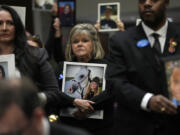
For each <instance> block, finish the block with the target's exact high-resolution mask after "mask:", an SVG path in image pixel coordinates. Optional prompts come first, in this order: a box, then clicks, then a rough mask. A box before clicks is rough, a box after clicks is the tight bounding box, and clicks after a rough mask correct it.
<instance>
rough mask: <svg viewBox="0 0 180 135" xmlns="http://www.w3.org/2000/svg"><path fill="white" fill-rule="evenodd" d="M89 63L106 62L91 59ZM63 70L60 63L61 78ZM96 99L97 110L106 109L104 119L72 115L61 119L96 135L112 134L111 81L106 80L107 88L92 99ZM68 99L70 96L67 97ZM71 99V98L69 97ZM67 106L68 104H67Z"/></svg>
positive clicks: (60, 83)
mask: <svg viewBox="0 0 180 135" xmlns="http://www.w3.org/2000/svg"><path fill="white" fill-rule="evenodd" d="M88 63H101V64H103V63H106V61H104V60H90V61H89V62H88ZM62 71H63V63H60V64H59V67H58V71H57V78H59V74H62ZM61 85H62V80H59V86H60V87H61ZM90 100H92V101H94V102H95V103H96V104H95V105H94V106H93V107H94V109H95V110H104V119H103V120H99V119H85V120H77V119H75V118H71V117H61V118H60V120H61V122H62V123H64V124H67V125H71V126H75V127H79V128H83V129H85V130H87V131H89V132H90V133H92V134H94V135H100V134H103V135H109V134H111V129H112V127H113V119H112V117H113V103H114V98H113V95H112V92H111V82H110V81H109V80H106V90H105V91H103V92H102V93H100V94H99V95H98V96H95V97H93V98H92V99H90ZM67 101H68V98H67ZM69 101H70V99H69ZM66 107H67V106H66Z"/></svg>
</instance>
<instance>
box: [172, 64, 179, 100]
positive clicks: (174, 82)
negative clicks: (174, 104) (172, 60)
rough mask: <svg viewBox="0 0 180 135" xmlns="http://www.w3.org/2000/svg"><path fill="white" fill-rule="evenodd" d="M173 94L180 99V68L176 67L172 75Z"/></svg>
mask: <svg viewBox="0 0 180 135" xmlns="http://www.w3.org/2000/svg"><path fill="white" fill-rule="evenodd" d="M170 90H171V92H172V96H173V97H174V98H176V99H177V100H179V101H180V68H177V67H175V68H174V69H173V72H172V75H171V77H170Z"/></svg>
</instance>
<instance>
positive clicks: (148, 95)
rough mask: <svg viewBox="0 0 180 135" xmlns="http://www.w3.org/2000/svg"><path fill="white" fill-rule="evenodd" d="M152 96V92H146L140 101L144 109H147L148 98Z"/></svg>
mask: <svg viewBox="0 0 180 135" xmlns="http://www.w3.org/2000/svg"><path fill="white" fill-rule="evenodd" d="M152 96H153V94H152V93H146V94H145V95H144V97H143V99H142V101H141V108H142V109H143V110H145V111H149V110H148V108H147V105H148V102H149V100H150V98H151V97H152Z"/></svg>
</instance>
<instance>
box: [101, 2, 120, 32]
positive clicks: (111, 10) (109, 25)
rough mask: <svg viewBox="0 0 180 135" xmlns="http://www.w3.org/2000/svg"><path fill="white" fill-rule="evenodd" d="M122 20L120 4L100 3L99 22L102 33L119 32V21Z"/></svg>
mask: <svg viewBox="0 0 180 135" xmlns="http://www.w3.org/2000/svg"><path fill="white" fill-rule="evenodd" d="M119 19H120V3H119V2H114V3H99V4H98V21H99V22H100V30H99V31H100V32H107V31H118V30H119V29H118V27H117V21H118V20H119Z"/></svg>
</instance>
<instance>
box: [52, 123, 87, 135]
mask: <svg viewBox="0 0 180 135" xmlns="http://www.w3.org/2000/svg"><path fill="white" fill-rule="evenodd" d="M50 135H90V134H89V133H87V132H85V131H83V130H80V129H76V128H74V127H69V126H65V125H62V124H61V125H58V124H54V123H53V124H52V123H51V124H50Z"/></svg>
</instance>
